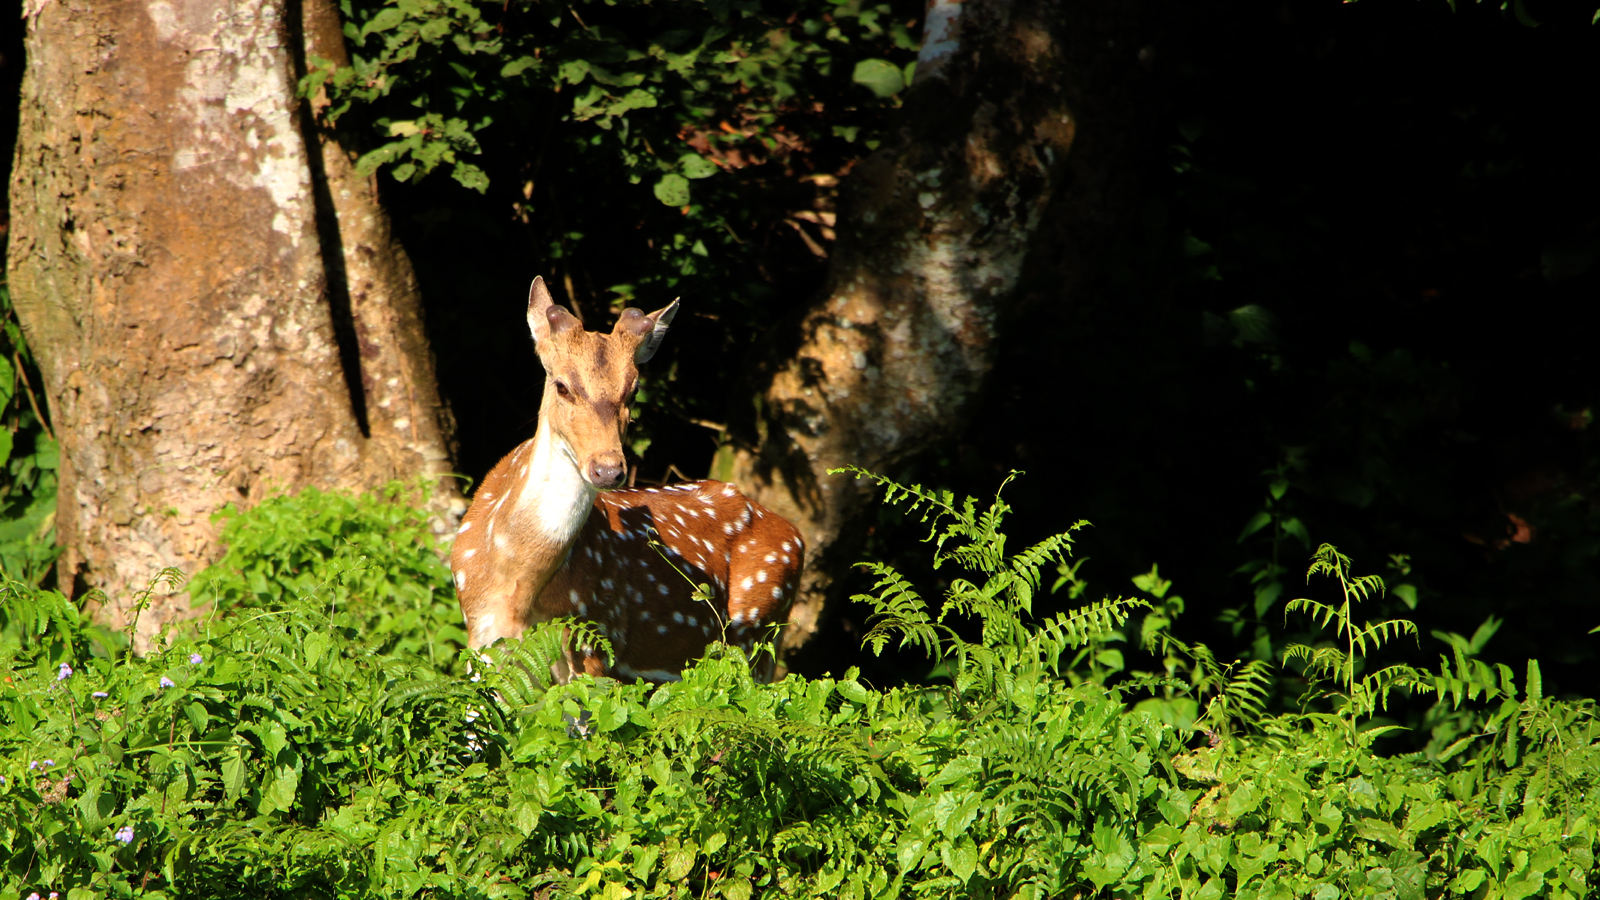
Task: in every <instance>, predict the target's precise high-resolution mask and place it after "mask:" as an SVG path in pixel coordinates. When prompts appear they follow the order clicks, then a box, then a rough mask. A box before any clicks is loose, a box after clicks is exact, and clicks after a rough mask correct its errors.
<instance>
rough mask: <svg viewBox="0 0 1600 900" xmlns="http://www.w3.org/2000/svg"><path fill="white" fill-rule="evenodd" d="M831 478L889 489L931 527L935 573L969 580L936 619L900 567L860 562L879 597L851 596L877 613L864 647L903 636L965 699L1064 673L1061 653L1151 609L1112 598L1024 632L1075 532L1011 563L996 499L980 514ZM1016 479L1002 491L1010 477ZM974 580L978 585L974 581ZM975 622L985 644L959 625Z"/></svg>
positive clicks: (916, 493)
mask: <svg viewBox="0 0 1600 900" xmlns="http://www.w3.org/2000/svg"><path fill="white" fill-rule="evenodd" d="M830 473H831V474H839V473H852V474H854V475H855V476H856V477H858V478H870V479H872V480H873V481H876V482H877V483H878V484H879V485H880V486H882V487H883V488H884V501H885V502H886V503H891V504H903V505H904V506H905V507H906V511H907V512H908V513H913V514H918V515H920V516H921V521H922V522H923V523H925V524H927V525H928V527H929V531H928V536H927V538H926V541H927V542H929V543H932V544H933V545H934V551H933V567H934V568H935V569H939V568H941V567H942V566H944V565H945V564H946V563H953V564H954V565H955V566H956V567H958V568H960V569H961V570H963V572H964V573H965V577H964V576H955V577H952V578H950V585H949V587H948V588H946V589H945V596H944V602H943V603H942V604H941V605H940V607H939V611H938V613H937V614H936V615H935V614H930V612H929V610H928V604H927V603H926V601H924V600H923V599H922V597H921V596H920V595H919V594H918V593H917V591H916V589H915V588H914V587H912V586H911V584H910V583H909V582H907V581H906V579H905V577H904V576H903V575H901V574H900V572H899V571H898V570H896V569H895V568H894V567H893V566H891V565H888V564H886V563H875V562H874V563H863V565H864V566H865V567H866V568H867V569H868V570H869V571H871V572H872V574H873V575H875V576H877V579H878V581H877V584H875V585H874V586H873V590H875V591H877V593H876V594H875V595H874V594H858V595H856V596H855V597H853V598H852V599H854V600H856V601H858V602H861V603H866V604H869V605H871V606H872V608H873V615H872V620H871V621H872V623H873V624H872V629H871V630H870V631H868V632H867V636H866V638H865V640H864V643H865V645H866V646H868V647H870V648H872V651H873V652H874V653H881V652H882V651H883V648H884V646H885V645H886V644H887V643H888V642H889V640H890V639H891V638H892V637H894V635H896V634H898V635H899V636H900V646H902V647H904V646H907V645H910V646H915V647H919V648H921V649H922V650H924V651H926V652H927V653H928V655H929V656H931V657H933V658H934V660H935V663H936V665H941V666H942V665H943V664H945V663H947V662H948V664H949V669H950V674H951V676H952V678H953V680H954V682H955V688H956V691H957V692H958V693H966V692H968V691H972V690H976V691H978V692H980V693H985V694H987V693H992V692H994V691H995V690H997V689H998V688H999V687H1000V686H1002V685H1008V684H1010V682H1011V679H1013V678H1015V677H1017V676H1019V675H1028V676H1035V677H1037V676H1039V675H1044V674H1054V673H1056V672H1058V671H1059V668H1060V660H1061V654H1062V653H1063V652H1065V651H1066V650H1067V649H1068V648H1071V647H1077V646H1081V645H1085V644H1087V643H1088V642H1089V641H1090V639H1091V638H1092V637H1093V636H1095V635H1100V634H1104V633H1105V632H1108V631H1110V630H1111V629H1113V628H1116V627H1117V626H1120V625H1121V624H1122V623H1123V622H1124V621H1126V620H1127V618H1128V610H1130V609H1132V608H1134V607H1140V606H1148V605H1149V604H1147V603H1145V602H1144V601H1142V600H1126V599H1119V600H1106V601H1102V602H1099V603H1091V604H1088V605H1086V606H1083V607H1081V608H1079V609H1076V610H1073V611H1072V612H1071V613H1058V614H1056V615H1055V616H1053V617H1051V618H1048V619H1044V620H1042V621H1040V622H1039V623H1038V624H1037V625H1035V626H1034V627H1035V630H1034V631H1031V632H1030V631H1028V630H1027V629H1026V626H1025V618H1024V617H1026V616H1031V615H1032V613H1033V598H1034V595H1035V594H1036V593H1037V592H1038V590H1039V584H1040V581H1041V578H1042V575H1041V569H1042V568H1043V567H1044V566H1045V565H1047V564H1049V563H1052V562H1054V563H1056V564H1057V565H1058V566H1064V565H1065V564H1066V557H1067V555H1068V553H1070V551H1071V546H1072V532H1073V531H1076V530H1078V529H1079V528H1081V527H1083V526H1084V525H1086V524H1088V523H1086V522H1079V523H1077V524H1076V525H1074V526H1072V528H1071V529H1070V530H1068V531H1065V532H1062V533H1060V534H1056V535H1052V536H1050V537H1048V538H1045V539H1044V540H1042V541H1040V542H1039V543H1037V544H1034V545H1033V546H1032V547H1029V548H1027V549H1025V550H1023V551H1022V552H1021V553H1018V554H1016V555H1014V556H1007V555H1006V552H1005V550H1006V536H1005V534H1004V533H1002V532H1001V531H1000V526H1001V525H1002V524H1003V523H1004V521H1005V516H1006V513H1008V512H1010V510H1011V507H1010V506H1008V505H1007V504H1006V502H1005V501H1004V500H1002V499H1001V497H1000V492H999V491H997V492H996V493H995V498H994V501H993V502H992V503H991V504H990V505H989V507H988V508H987V509H985V510H984V511H983V512H981V513H980V512H978V507H977V501H976V500H974V499H973V498H971V497H968V498H967V499H966V500H965V501H964V502H962V503H960V504H957V503H956V501H955V497H954V496H953V495H952V494H951V493H950V492H949V491H938V492H934V491H927V490H924V489H923V488H922V487H921V486H919V485H911V486H910V487H905V486H902V485H899V484H896V483H895V482H893V481H891V480H890V479H888V478H885V477H883V476H881V475H874V474H872V473H871V472H868V471H866V470H865V469H858V468H854V467H851V468H844V469H832V470H830ZM1015 477H1016V473H1012V475H1011V477H1009V478H1007V479H1006V481H1005V483H1004V484H1002V485H1001V491H1003V490H1004V489H1005V485H1006V484H1010V483H1011V479H1012V478H1015ZM974 577H977V578H981V581H975V580H974ZM971 618H976V619H977V620H978V622H979V623H980V625H981V628H982V631H981V636H980V638H979V640H978V641H976V642H973V641H969V640H967V639H965V638H964V637H962V634H961V629H960V628H959V627H958V625H959V624H960V623H961V622H962V621H963V619H971Z"/></svg>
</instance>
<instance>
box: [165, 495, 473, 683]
mask: <svg viewBox="0 0 1600 900" xmlns="http://www.w3.org/2000/svg"><path fill="white" fill-rule="evenodd" d="M412 490H414V491H416V492H418V493H420V492H423V491H426V490H427V487H426V485H425V484H423V483H421V482H419V483H418V484H417V485H416V486H415V488H414V489H412ZM410 493H411V490H408V488H407V486H406V485H404V484H402V483H400V482H394V483H392V484H390V485H389V486H388V488H386V489H385V490H384V491H383V492H382V493H381V494H363V495H359V496H350V495H346V494H337V493H323V492H322V491H319V490H317V489H315V488H308V489H306V490H305V491H302V492H301V493H299V494H297V495H294V496H292V497H284V496H279V497H271V498H268V499H267V500H265V501H263V502H262V503H261V504H260V505H258V506H256V507H255V508H253V509H251V510H249V511H247V512H240V511H239V509H238V507H236V506H234V505H233V504H231V503H230V504H228V505H227V506H226V507H224V508H223V510H222V511H221V512H220V513H218V517H219V518H221V519H223V520H224V521H225V522H226V524H225V525H224V526H223V528H222V543H223V544H224V545H226V546H227V548H228V550H227V552H226V553H225V554H224V555H223V557H222V558H221V559H220V560H218V561H217V562H216V564H215V565H212V566H210V567H208V568H206V569H205V570H203V571H201V572H200V574H198V575H196V576H195V577H194V581H193V582H191V583H190V585H189V590H190V592H191V595H192V596H193V597H194V601H195V603H196V604H200V603H206V602H211V603H215V604H216V605H217V607H218V608H219V609H222V610H232V609H241V608H245V609H264V610H279V609H284V608H285V607H286V605H287V604H289V603H291V602H292V601H294V600H296V599H297V598H304V599H306V600H308V601H311V602H314V603H316V604H318V605H320V606H321V607H322V609H324V610H325V611H326V612H327V614H328V615H330V616H332V617H333V618H334V620H335V621H338V622H340V623H342V624H346V625H348V626H350V627H352V628H354V629H355V630H356V631H357V632H358V633H360V634H362V635H363V636H364V637H365V638H367V639H368V640H371V641H375V642H377V646H376V647H375V648H374V649H376V650H377V651H378V652H383V653H396V652H398V653H406V654H417V653H421V654H426V655H427V656H428V658H429V660H430V661H431V662H433V663H434V664H436V665H443V664H446V663H448V662H449V661H451V660H453V659H454V658H455V651H456V650H458V649H460V648H462V647H465V646H466V645H467V635H466V631H464V630H463V629H462V627H461V612H460V607H459V606H458V605H457V603H456V596H455V590H454V589H453V588H452V587H451V586H450V570H449V567H448V566H446V565H445V563H444V561H443V559H442V558H441V557H440V553H439V551H438V549H437V548H436V546H435V544H434V540H433V534H432V531H431V530H430V528H429V521H428V517H427V515H426V514H424V513H422V512H420V511H418V510H417V509H416V508H415V507H413V506H411V505H410V504H408V503H406V502H405V501H406V499H407V497H408V495H409V494H410Z"/></svg>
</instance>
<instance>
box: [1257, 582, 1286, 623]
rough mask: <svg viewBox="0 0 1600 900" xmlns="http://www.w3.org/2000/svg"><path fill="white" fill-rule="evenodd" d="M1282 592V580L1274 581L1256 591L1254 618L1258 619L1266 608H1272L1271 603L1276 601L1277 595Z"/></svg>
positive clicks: (1264, 613)
mask: <svg viewBox="0 0 1600 900" xmlns="http://www.w3.org/2000/svg"><path fill="white" fill-rule="evenodd" d="M1282 594H1283V582H1281V581H1274V582H1272V583H1270V584H1267V585H1264V586H1263V587H1262V588H1261V590H1259V591H1256V618H1258V619H1259V618H1262V617H1263V616H1265V615H1266V614H1267V610H1269V609H1272V606H1273V604H1275V603H1277V602H1278V597H1280V596H1281V595H1282Z"/></svg>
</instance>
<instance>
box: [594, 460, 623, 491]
mask: <svg viewBox="0 0 1600 900" xmlns="http://www.w3.org/2000/svg"><path fill="white" fill-rule="evenodd" d="M627 472H628V469H627V467H626V466H624V465H623V464H622V460H620V459H618V460H615V461H613V460H608V459H594V460H590V461H589V483H590V484H592V485H594V486H595V487H597V488H600V489H601V490H605V489H608V488H614V487H616V486H618V485H620V484H622V476H623V475H626V474H627Z"/></svg>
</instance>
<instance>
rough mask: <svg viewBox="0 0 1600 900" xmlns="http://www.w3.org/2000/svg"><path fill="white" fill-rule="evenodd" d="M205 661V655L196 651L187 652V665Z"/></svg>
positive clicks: (196, 664)
mask: <svg viewBox="0 0 1600 900" xmlns="http://www.w3.org/2000/svg"><path fill="white" fill-rule="evenodd" d="M205 661H206V660H205V657H203V656H201V655H200V654H198V653H191V654H189V665H191V666H198V665H200V664H201V663H203V662H205Z"/></svg>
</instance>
